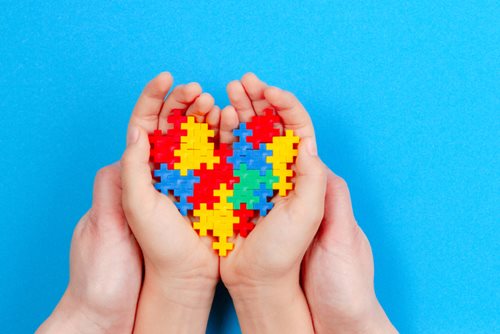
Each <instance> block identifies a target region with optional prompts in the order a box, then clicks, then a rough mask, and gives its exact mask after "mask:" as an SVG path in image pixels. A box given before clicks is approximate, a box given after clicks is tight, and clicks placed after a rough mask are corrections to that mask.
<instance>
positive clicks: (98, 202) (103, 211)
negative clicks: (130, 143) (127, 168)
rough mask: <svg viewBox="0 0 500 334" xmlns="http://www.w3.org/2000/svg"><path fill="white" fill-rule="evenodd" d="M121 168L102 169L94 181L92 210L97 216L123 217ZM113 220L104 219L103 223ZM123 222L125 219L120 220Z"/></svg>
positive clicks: (109, 167)
mask: <svg viewBox="0 0 500 334" xmlns="http://www.w3.org/2000/svg"><path fill="white" fill-rule="evenodd" d="M121 195H122V194H121V182H120V167H119V165H118V164H112V165H109V166H106V167H104V168H101V169H100V170H99V171H98V172H97V174H96V176H95V180H94V193H93V196H92V210H93V212H94V213H95V214H96V216H106V217H109V215H115V216H116V215H117V214H118V215H121V214H122V205H121V204H122V198H121ZM110 220H111V219H104V220H103V223H106V222H108V221H110ZM119 220H120V221H122V220H123V219H119Z"/></svg>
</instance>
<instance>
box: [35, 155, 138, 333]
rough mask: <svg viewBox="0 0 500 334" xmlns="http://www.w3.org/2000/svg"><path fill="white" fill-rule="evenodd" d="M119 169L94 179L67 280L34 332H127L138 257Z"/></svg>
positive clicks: (135, 294) (132, 310)
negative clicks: (59, 295) (124, 207)
mask: <svg viewBox="0 0 500 334" xmlns="http://www.w3.org/2000/svg"><path fill="white" fill-rule="evenodd" d="M121 193H122V190H121V182H120V166H119V164H114V165H111V166H107V167H105V168H103V169H101V170H100V171H99V172H98V173H97V175H96V178H95V183H94V196H93V201H92V208H91V209H90V210H89V211H88V212H87V213H86V214H85V215H84V216H83V217H82V219H81V220H80V222H79V223H78V225H77V226H76V228H75V231H74V234H73V240H72V242H71V254H70V282H69V284H68V288H67V290H66V292H65V294H64V296H63V297H62V299H61V301H60V302H59V304H58V306H57V307H56V309H55V310H54V312H53V313H52V315H51V316H50V317H49V319H47V320H46V321H45V322H44V324H43V325H42V326H41V327H40V328H39V329H38V331H37V333H40V334H41V333H131V332H132V329H133V324H134V318H135V311H136V305H137V299H138V296H139V290H140V287H141V281H142V256H141V252H140V250H139V247H138V245H137V242H136V241H135V238H134V236H133V235H132V233H131V232H130V229H129V227H128V225H127V222H126V220H125V215H124V213H123V210H122V205H121Z"/></svg>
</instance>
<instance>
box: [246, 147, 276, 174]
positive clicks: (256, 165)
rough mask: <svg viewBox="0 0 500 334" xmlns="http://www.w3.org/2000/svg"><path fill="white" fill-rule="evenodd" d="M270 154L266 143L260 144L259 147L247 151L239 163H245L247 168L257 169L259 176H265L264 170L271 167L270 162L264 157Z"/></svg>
mask: <svg viewBox="0 0 500 334" xmlns="http://www.w3.org/2000/svg"><path fill="white" fill-rule="evenodd" d="M272 154H273V152H271V151H270V150H268V149H267V148H266V144H260V146H259V149H258V150H251V151H249V152H248V154H247V156H246V158H245V159H242V160H243V161H242V162H241V163H246V164H247V167H248V169H253V170H258V171H260V176H265V175H266V172H267V171H268V170H272V168H273V166H272V164H271V163H268V162H267V159H266V158H267V157H269V156H271V155H272Z"/></svg>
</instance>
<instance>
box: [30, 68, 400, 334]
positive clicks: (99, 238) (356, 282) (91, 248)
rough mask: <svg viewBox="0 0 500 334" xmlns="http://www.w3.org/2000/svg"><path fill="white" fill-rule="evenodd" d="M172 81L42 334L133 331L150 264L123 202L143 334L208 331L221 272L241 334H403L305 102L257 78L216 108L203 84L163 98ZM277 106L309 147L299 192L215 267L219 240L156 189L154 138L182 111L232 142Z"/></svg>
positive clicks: (137, 121)
mask: <svg viewBox="0 0 500 334" xmlns="http://www.w3.org/2000/svg"><path fill="white" fill-rule="evenodd" d="M172 81H173V80H172V77H171V75H170V74H169V73H162V74H160V75H159V76H158V77H156V78H155V79H153V80H152V81H151V82H150V83H149V84H148V85H147V86H146V88H145V89H144V91H143V93H142V95H141V97H140V98H139V100H138V102H137V104H136V107H135V108H134V111H133V114H132V117H131V120H130V124H129V130H128V136H127V142H128V146H127V150H126V152H125V154H124V156H123V159H122V166H123V168H121V179H122V180H121V181H122V183H123V194H122V185H121V184H120V167H119V166H118V165H112V166H108V167H106V168H104V169H102V170H101V171H100V172H99V173H98V175H97V177H96V183H95V189H94V201H93V206H92V209H91V210H90V211H89V213H87V214H86V215H85V216H84V217H83V218H82V220H81V221H80V223H79V224H78V226H77V228H76V229H75V234H74V237H73V241H72V250H71V279H70V284H69V285H68V289H67V290H66V292H65V294H64V296H63V298H62V299H61V301H60V303H59V304H58V306H57V307H56V309H55V310H54V312H53V314H52V315H51V316H50V317H49V318H48V319H47V320H46V322H44V324H42V326H41V327H40V328H39V330H38V332H37V333H59V332H64V333H86V332H89V333H101V332H102V333H113V332H117V333H127V332H131V331H132V328H133V326H134V314H135V312H136V303H137V298H138V294H139V289H140V284H141V275H142V271H141V268H142V262H141V253H140V251H139V248H138V246H137V243H136V241H135V238H134V237H133V235H132V234H131V231H130V229H129V228H128V226H127V222H126V220H125V217H124V210H123V209H122V205H121V200H120V199H121V198H123V203H124V205H123V207H124V209H125V213H126V217H127V219H128V220H129V224H130V226H131V228H132V230H133V232H134V233H135V234H136V236H137V239H138V241H139V243H140V245H141V248H142V250H143V252H144V263H145V268H146V272H145V279H144V285H143V289H142V291H141V297H140V302H139V308H138V310H137V320H136V322H135V329H134V331H135V332H146V333H155V332H162V333H164V332H180V333H182V332H185V333H196V332H205V329H206V322H207V318H208V313H209V310H210V306H211V303H212V299H213V293H214V288H215V284H216V282H217V280H218V279H219V268H220V276H221V278H222V280H223V281H224V283H225V284H226V286H227V287H228V289H229V291H230V293H231V296H232V297H233V301H234V304H235V307H236V311H237V313H238V318H239V320H240V325H241V329H242V331H243V332H259V333H265V332H290V333H293V332H299V333H307V332H313V331H315V332H316V333H337V332H338V333H378V332H380V333H391V332H396V330H395V329H394V327H393V326H392V325H391V323H390V321H389V320H388V318H387V316H386V315H385V313H384V311H383V309H382V307H381V306H380V304H379V303H378V301H377V298H376V296H375V292H374V288H373V257H372V254H371V249H370V245H369V242H368V240H367V239H366V236H365V235H364V233H363V232H362V231H361V229H360V228H359V226H358V225H357V224H356V221H355V219H354V215H353V213H352V206H351V202H350V197H349V191H348V188H347V185H346V184H345V182H344V181H343V180H342V179H341V178H339V177H337V176H335V175H334V174H333V173H332V172H331V171H327V169H326V168H325V167H324V166H323V164H322V163H321V161H320V160H319V158H318V157H317V153H316V142H315V138H314V129H313V127H312V123H311V121H310V118H309V116H308V114H307V112H306V111H305V109H304V108H303V106H302V105H301V104H300V103H299V102H298V100H297V99H296V98H295V97H294V96H293V95H292V94H291V93H288V92H285V91H282V90H280V89H278V88H275V87H268V86H267V85H266V84H265V83H263V82H262V81H260V80H259V79H258V78H257V77H256V76H255V75H253V74H251V73H249V74H246V75H245V76H244V77H243V78H242V79H241V80H240V81H233V82H231V83H230V84H229V85H228V95H229V98H230V101H231V104H232V105H231V106H228V107H226V108H224V109H223V110H220V109H219V108H218V107H217V106H214V104H213V103H214V102H213V98H212V97H211V96H210V95H209V94H206V93H202V92H201V88H200V87H199V85H198V84H196V83H191V84H188V85H181V86H177V87H176V89H174V90H173V91H172V93H171V94H169V95H168V96H167V97H166V98H165V96H166V95H167V93H168V91H169V90H170V88H171V86H172ZM269 106H273V107H274V108H275V109H276V110H277V112H278V115H279V116H280V117H281V118H282V120H283V127H284V128H285V129H293V130H294V131H295V133H296V134H297V135H299V137H301V144H300V146H299V157H298V159H297V165H296V172H297V178H296V188H295V191H294V192H293V193H291V194H290V195H289V196H288V197H287V198H279V197H278V198H275V203H276V207H275V208H274V209H273V210H272V211H271V213H269V214H268V216H266V217H265V218H263V219H261V220H259V221H258V223H257V226H256V228H255V229H254V231H253V232H252V233H251V234H250V236H249V237H248V238H246V239H245V238H240V237H237V238H236V239H235V240H233V241H234V242H235V243H236V247H235V249H234V250H233V251H232V252H231V253H230V254H229V256H228V257H226V258H222V259H221V260H220V264H219V259H218V257H217V256H216V255H215V253H214V252H213V251H212V250H211V247H210V243H211V241H212V240H210V239H209V238H201V239H200V238H199V237H198V236H197V235H196V233H194V231H193V230H192V228H191V227H190V222H189V221H187V220H186V219H184V218H183V217H182V216H180V214H179V213H178V211H177V209H176V208H175V207H174V206H173V204H172V202H171V201H170V200H169V199H168V198H167V197H165V196H163V195H161V194H160V193H158V192H156V190H154V188H153V187H152V185H151V182H152V179H151V173H150V166H149V165H148V156H149V143H148V140H147V135H146V133H147V132H152V131H153V130H155V129H156V128H160V129H162V130H165V129H167V128H168V124H167V121H166V117H167V116H168V114H169V112H170V111H171V110H172V109H183V110H185V113H186V114H188V115H194V116H195V117H196V119H197V121H200V122H203V121H206V122H207V123H208V124H209V126H210V127H211V128H213V129H214V130H215V131H216V132H217V133H218V136H219V138H220V141H221V142H225V143H232V142H233V141H234V137H233V135H232V130H233V129H234V128H236V127H238V125H239V122H245V121H248V120H249V119H250V118H251V117H252V116H253V115H255V114H262V112H263V110H264V109H265V108H267V107H269ZM309 201H310V202H309ZM323 203H325V204H324V207H323ZM303 208H308V210H307V212H304V211H303ZM323 213H324V217H323ZM320 224H321V226H320ZM285 225H286V226H285ZM319 226H320V227H319ZM318 227H319V230H318ZM259 231H260V232H259ZM283 231H286V233H283ZM172 236H175V238H173V237H172ZM165 240H168V242H165ZM311 241H312V242H311ZM193 249H194V250H193ZM117 259H118V260H119V261H117ZM301 264H302V265H301ZM300 278H302V282H300V281H299V279H300ZM95 282H99V284H95ZM300 283H302V287H303V288H301V284H300ZM306 298H307V300H306ZM194 319H195V320H194Z"/></svg>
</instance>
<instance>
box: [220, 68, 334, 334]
mask: <svg viewBox="0 0 500 334" xmlns="http://www.w3.org/2000/svg"><path fill="white" fill-rule="evenodd" d="M227 90H228V95H229V99H230V101H231V104H232V106H229V107H226V108H224V109H223V110H222V112H221V120H220V140H221V142H227V143H231V142H232V141H234V137H233V136H232V130H233V129H235V128H237V127H238V125H239V123H240V122H247V121H249V120H250V119H251V118H252V117H253V116H254V115H262V114H263V112H264V110H265V109H267V108H269V107H271V108H273V109H274V110H275V111H276V113H277V115H278V116H280V118H281V120H282V123H283V124H282V126H283V128H284V129H285V130H288V129H291V130H293V131H294V133H295V135H297V136H298V137H299V138H300V144H299V147H298V157H297V160H296V165H295V174H296V175H295V182H294V183H295V188H294V190H293V191H291V192H290V193H289V194H288V196H287V197H280V196H277V197H275V198H274V199H273V201H274V203H275V205H274V208H273V209H272V210H271V211H270V212H269V213H268V214H267V215H266V216H265V217H260V218H259V219H258V220H257V222H256V226H255V228H254V229H253V231H252V232H251V233H250V234H249V235H248V237H247V238H242V237H241V236H236V237H235V238H234V240H233V242H234V243H235V246H234V249H233V251H231V252H230V253H229V254H228V256H227V257H223V258H221V260H220V273H221V278H222V280H223V282H224V284H225V285H226V286H227V288H228V289H229V292H230V293H231V296H232V297H233V300H234V302H235V306H236V309H237V313H238V317H239V318H240V323H241V325H242V328H246V330H247V331H256V330H257V331H259V332H262V331H265V330H264V329H263V327H262V326H261V327H259V328H258V329H257V327H256V326H257V325H259V324H258V323H259V322H260V325H262V323H263V320H262V319H263V318H265V317H266V316H268V315H271V314H272V315H274V316H275V317H274V318H275V320H277V318H279V317H283V318H286V317H288V321H287V322H286V323H283V322H279V321H275V322H274V323H275V324H281V326H286V327H282V328H280V331H282V332H300V333H306V332H310V331H312V325H311V321H310V316H309V311H308V309H307V304H306V302H305V299H304V296H303V293H302V290H301V288H300V284H299V273H300V265H301V261H302V258H303V256H304V254H305V252H306V250H307V248H308V246H309V244H310V242H311V240H312V239H313V237H314V235H315V234H316V231H317V229H318V226H319V224H320V222H321V219H322V216H323V210H324V207H323V204H324V196H325V189H326V169H325V166H324V165H323V163H322V162H321V160H320V159H319V157H318V155H317V149H316V139H315V135H314V128H313V125H312V122H311V119H310V117H309V115H308V114H307V112H306V110H305V109H304V107H303V106H302V105H301V104H300V102H299V101H298V100H297V99H296V98H295V96H293V95H292V94H291V93H289V92H286V91H283V90H281V89H279V88H276V87H268V86H267V85H266V84H265V83H263V82H262V81H261V80H259V79H258V78H257V77H256V76H255V75H253V74H247V75H245V76H244V77H243V78H242V79H241V81H234V82H231V83H230V84H229V85H228V88H227ZM292 309H293V310H292ZM288 311H290V312H288ZM297 313H298V315H297ZM250 314H252V316H250ZM266 314H267V315H266ZM292 314H295V315H296V316H295V318H294V319H291V318H292V317H294V316H292ZM257 319H258V320H257ZM270 326H271V325H270ZM287 328H288V329H287ZM267 329H268V330H269V329H270V328H267ZM269 331H271V330H269Z"/></svg>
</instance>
